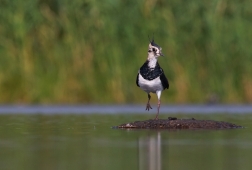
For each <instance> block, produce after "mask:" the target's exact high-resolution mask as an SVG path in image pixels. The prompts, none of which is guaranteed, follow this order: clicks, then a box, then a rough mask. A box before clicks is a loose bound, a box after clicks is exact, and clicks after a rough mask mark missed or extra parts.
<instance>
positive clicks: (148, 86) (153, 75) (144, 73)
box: [136, 37, 169, 120]
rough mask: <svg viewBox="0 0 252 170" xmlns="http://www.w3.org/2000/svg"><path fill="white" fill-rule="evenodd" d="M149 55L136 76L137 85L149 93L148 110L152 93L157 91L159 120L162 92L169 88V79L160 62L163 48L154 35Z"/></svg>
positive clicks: (156, 118)
mask: <svg viewBox="0 0 252 170" xmlns="http://www.w3.org/2000/svg"><path fill="white" fill-rule="evenodd" d="M149 42H150V43H149V47H148V57H147V60H146V61H145V62H144V64H143V65H142V67H140V69H139V70H138V74H137V77H136V85H137V86H138V87H140V88H141V89H142V90H143V91H145V92H146V93H147V95H148V101H147V104H146V110H148V111H149V110H150V109H152V107H151V105H150V99H151V95H150V93H156V95H157V98H158V104H157V113H156V117H155V120H158V115H159V108H160V104H161V99H160V98H161V93H162V91H163V90H165V89H169V81H168V79H167V78H166V76H165V74H164V70H163V69H162V68H161V67H160V65H159V63H158V57H160V56H164V55H163V54H162V48H161V47H160V46H159V45H158V44H156V43H155V42H154V37H153V38H152V40H149Z"/></svg>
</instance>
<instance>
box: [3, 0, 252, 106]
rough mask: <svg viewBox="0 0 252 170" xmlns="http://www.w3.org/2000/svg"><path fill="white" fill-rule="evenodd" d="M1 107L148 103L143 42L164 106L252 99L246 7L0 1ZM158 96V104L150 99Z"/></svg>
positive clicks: (251, 15) (220, 1)
mask: <svg viewBox="0 0 252 170" xmlns="http://www.w3.org/2000/svg"><path fill="white" fill-rule="evenodd" d="M0 8H1V10H0V103H2V104H6V103H16V104H38V103H39V104H65V103H70V104H71V103H76V104H85V103H95V104H109V103H117V104H124V103H145V102H146V101H147V95H146V94H145V92H143V91H142V90H141V89H140V88H138V87H137V86H136V84H135V80H136V75H137V72H138V69H139V67H140V66H141V65H142V64H143V63H144V61H145V60H146V57H147V48H148V43H149V40H148V36H152V34H153V33H154V37H155V42H156V43H157V44H159V45H160V46H161V47H162V48H163V53H164V55H165V57H163V58H160V59H159V63H160V65H161V67H163V69H164V71H165V74H166V77H167V78H168V79H169V81H170V89H169V90H166V91H165V92H163V93H162V101H163V103H209V102H220V103H251V102H252V90H251V87H252V76H251V75H252V57H251V55H252V48H251V44H252V31H251V29H252V10H251V9H252V3H251V1H250V0H242V1H232V0H231V1H230V0H212V1H208V0H195V1H183V0H169V1H166V0H138V1H131V0H103V1H100V0H26V1H19V0H12V1H8V0H0ZM153 98H156V97H153Z"/></svg>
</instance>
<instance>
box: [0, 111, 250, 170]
mask: <svg viewBox="0 0 252 170" xmlns="http://www.w3.org/2000/svg"><path fill="white" fill-rule="evenodd" d="M154 114H155V113H153V114H151V113H147V112H146V114H109V115H107V114H88V115H85V114H56V115H55V114H51V115H49V114H33V115H30V114H2V115H0V167H1V169H5V170H8V169H10V170H12V169H13V170H14V169H25V170H33V169H47V170H55V169H60V170H64V169H66V170H68V169H69V170H70V169H71V170H72V169H86V170H99V169H109V170H118V169H125V170H126V169H127V170H129V169H143V170H144V169H145V170H146V169H153V170H154V169H155V170H159V169H176V170H178V169H189V170H190V169H192V170H195V169H209V170H212V169H217V170H218V169H252V163H251V157H252V135H251V134H252V130H251V120H252V114H203V115H202V114H189V115H188V114H176V116H177V117H178V118H191V117H194V118H196V119H212V120H224V121H229V122H232V123H235V124H239V125H242V126H244V127H245V128H243V129H233V130H120V129H112V128H111V127H112V126H114V125H118V124H121V123H127V122H130V121H135V120H145V119H149V118H151V117H154ZM168 116H169V114H164V113H163V114H161V115H160V118H167V117H168ZM173 116H174V114H173Z"/></svg>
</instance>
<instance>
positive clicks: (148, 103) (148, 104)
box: [146, 93, 152, 111]
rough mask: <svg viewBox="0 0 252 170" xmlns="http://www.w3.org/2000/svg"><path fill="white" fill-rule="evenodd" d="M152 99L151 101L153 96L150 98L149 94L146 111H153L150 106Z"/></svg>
mask: <svg viewBox="0 0 252 170" xmlns="http://www.w3.org/2000/svg"><path fill="white" fill-rule="evenodd" d="M150 99H151V96H150V94H149V93H148V102H147V104H146V110H148V111H149V110H150V109H152V107H151V105H150Z"/></svg>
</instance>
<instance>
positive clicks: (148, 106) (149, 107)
mask: <svg viewBox="0 0 252 170" xmlns="http://www.w3.org/2000/svg"><path fill="white" fill-rule="evenodd" d="M150 109H152V107H151V105H150V103H147V105H146V110H148V111H149V110H150Z"/></svg>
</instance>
